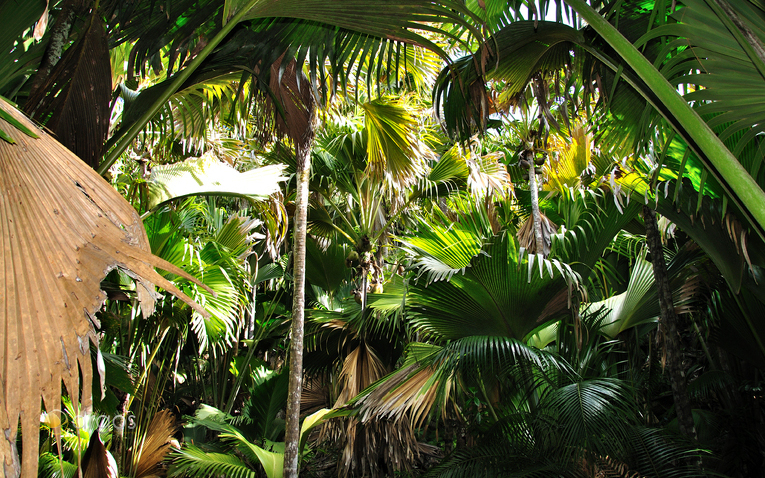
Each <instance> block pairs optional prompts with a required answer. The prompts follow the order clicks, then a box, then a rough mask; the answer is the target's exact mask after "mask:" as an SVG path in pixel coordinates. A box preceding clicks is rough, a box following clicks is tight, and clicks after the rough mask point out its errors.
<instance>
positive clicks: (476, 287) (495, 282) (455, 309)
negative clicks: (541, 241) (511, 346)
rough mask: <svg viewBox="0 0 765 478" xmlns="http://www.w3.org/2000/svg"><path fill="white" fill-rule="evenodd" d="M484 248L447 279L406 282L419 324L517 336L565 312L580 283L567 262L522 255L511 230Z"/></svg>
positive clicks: (444, 331) (425, 328) (437, 331)
mask: <svg viewBox="0 0 765 478" xmlns="http://www.w3.org/2000/svg"><path fill="white" fill-rule="evenodd" d="M483 252H484V253H482V254H480V255H478V256H476V257H475V258H474V259H473V260H472V261H471V263H470V267H468V268H466V269H465V271H464V274H455V275H453V276H452V278H451V279H450V280H449V281H448V282H445V281H441V282H434V283H432V284H429V285H427V286H425V285H422V284H415V285H412V286H411V287H410V289H409V297H408V299H407V301H408V304H409V307H410V315H411V317H412V325H413V326H414V327H415V328H416V329H417V330H419V331H421V332H423V333H425V334H426V335H433V336H435V337H439V338H440V339H457V338H460V337H465V336H472V335H486V336H498V337H509V338H516V339H519V340H520V339H523V338H524V337H525V336H526V335H527V334H528V333H529V332H531V331H532V330H533V329H535V328H536V327H538V326H539V325H541V324H543V323H545V322H547V321H549V320H552V319H553V318H555V317H556V316H558V315H559V314H561V313H563V312H565V310H566V308H567V304H568V303H569V294H570V293H571V292H572V288H573V287H575V286H577V284H578V283H579V276H578V275H577V274H576V273H575V272H574V271H573V270H571V268H570V267H569V266H568V265H567V264H565V263H562V262H560V261H558V260H556V259H544V258H542V257H541V256H540V257H536V256H529V257H528V258H526V259H524V257H522V256H523V253H522V252H520V253H519V251H518V250H517V246H516V244H515V240H514V239H513V238H512V237H511V236H510V235H509V234H502V235H500V236H498V237H495V238H494V239H493V244H490V245H488V246H485V247H484V249H483ZM535 263H536V265H537V266H538V267H534V266H535ZM537 269H538V272H537Z"/></svg>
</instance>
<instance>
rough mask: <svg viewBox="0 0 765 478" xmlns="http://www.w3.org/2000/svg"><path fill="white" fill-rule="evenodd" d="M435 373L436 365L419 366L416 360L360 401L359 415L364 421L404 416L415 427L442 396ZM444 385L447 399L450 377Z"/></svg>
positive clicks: (397, 418)
mask: <svg viewBox="0 0 765 478" xmlns="http://www.w3.org/2000/svg"><path fill="white" fill-rule="evenodd" d="M435 373H436V371H435V368H432V367H420V366H419V365H418V364H416V363H415V364H412V365H410V366H408V367H405V368H403V369H401V370H399V371H397V372H396V373H395V374H394V375H393V376H392V377H390V378H389V379H388V380H386V381H385V382H384V383H382V384H380V385H379V386H378V387H377V388H375V389H374V391H372V392H371V393H370V394H369V395H367V396H365V397H363V398H362V399H360V400H359V402H358V403H359V405H360V413H359V416H360V417H361V420H362V422H367V421H370V420H373V419H379V418H385V419H391V420H401V419H402V418H403V417H409V418H410V421H411V423H412V425H413V426H419V425H420V424H422V423H423V421H424V420H425V419H426V418H427V417H428V415H429V413H430V411H431V410H432V409H433V407H434V406H435V405H436V400H438V398H439V394H438V389H439V388H440V387H439V383H438V381H437V380H435V377H434V375H435ZM442 388H443V389H444V390H446V391H447V393H445V394H444V395H443V397H442V398H443V399H444V400H448V390H449V389H450V388H451V379H448V380H447V383H446V384H444V385H443V387H442ZM440 405H441V406H443V405H445V403H442V404H440Z"/></svg>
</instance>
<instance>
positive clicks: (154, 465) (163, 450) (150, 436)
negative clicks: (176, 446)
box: [133, 410, 178, 478]
mask: <svg viewBox="0 0 765 478" xmlns="http://www.w3.org/2000/svg"><path fill="white" fill-rule="evenodd" d="M177 430H178V424H177V422H176V420H175V416H174V415H173V413H172V412H171V411H170V410H161V411H159V412H157V413H156V414H155V415H154V417H153V418H152V419H151V422H150V423H149V428H148V429H147V431H146V436H145V437H144V438H143V443H142V444H141V449H140V451H139V452H138V453H135V454H133V456H134V457H135V463H134V464H133V470H135V478H149V477H152V476H158V475H159V474H160V472H161V471H162V467H161V466H160V465H161V463H162V460H164V459H165V455H167V454H168V453H169V452H170V447H171V440H172V439H173V435H174V434H175V432H176V431H177Z"/></svg>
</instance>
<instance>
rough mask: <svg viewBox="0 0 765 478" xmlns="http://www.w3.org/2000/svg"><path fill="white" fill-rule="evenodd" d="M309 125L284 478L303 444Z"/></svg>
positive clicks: (296, 250)
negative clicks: (302, 395)
mask: <svg viewBox="0 0 765 478" xmlns="http://www.w3.org/2000/svg"><path fill="white" fill-rule="evenodd" d="M314 127H315V126H314V123H313V121H309V128H308V129H309V130H310V131H308V132H307V136H308V139H307V140H306V141H305V142H303V143H302V144H298V145H297V146H296V150H297V151H296V152H297V171H296V176H297V196H296V199H295V232H294V237H293V240H294V246H293V249H292V259H293V264H294V268H293V279H294V292H293V300H292V331H291V341H290V380H289V393H288V396H287V424H286V432H285V437H284V441H285V447H284V478H297V476H298V454H299V451H300V450H299V449H298V446H299V444H300V394H301V392H302V390H303V328H304V322H305V249H306V229H307V228H308V225H307V219H308V179H309V177H310V175H311V148H312V146H313V139H314V136H315V130H314Z"/></svg>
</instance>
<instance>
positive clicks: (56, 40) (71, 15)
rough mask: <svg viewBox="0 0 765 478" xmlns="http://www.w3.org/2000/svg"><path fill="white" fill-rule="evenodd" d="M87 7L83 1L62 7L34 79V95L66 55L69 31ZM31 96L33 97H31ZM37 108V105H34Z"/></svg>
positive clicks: (32, 87)
mask: <svg viewBox="0 0 765 478" xmlns="http://www.w3.org/2000/svg"><path fill="white" fill-rule="evenodd" d="M85 6H86V5H84V2H82V1H76V0H67V1H65V2H64V3H63V5H62V6H61V11H60V12H59V14H58V15H57V16H56V21H55V22H54V23H53V27H52V28H51V30H50V40H48V46H47V48H46V49H45V55H43V57H42V60H41V61H40V67H39V68H38V69H37V73H36V74H35V76H34V77H33V78H32V83H31V90H30V92H31V93H32V94H33V93H34V92H35V91H37V90H38V89H39V88H40V86H42V84H43V83H44V82H45V80H47V79H48V75H50V71H51V70H52V69H53V67H54V66H56V63H58V61H59V60H60V59H61V55H62V54H63V53H64V45H65V44H66V41H67V39H68V38H69V31H70V30H71V29H72V24H73V23H74V19H75V15H76V14H77V13H78V12H81V11H82V10H84V8H85ZM30 96H31V95H30ZM34 106H36V105H34Z"/></svg>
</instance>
